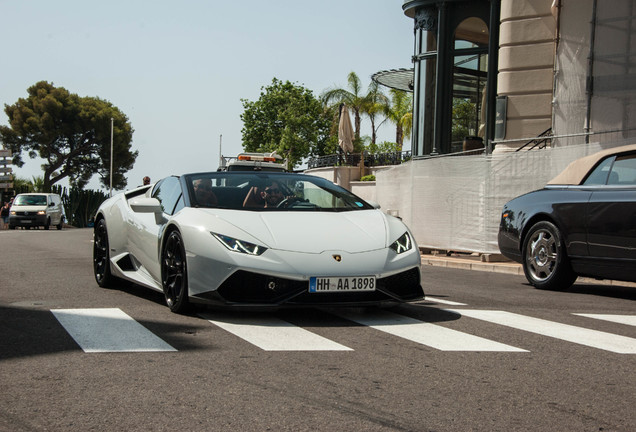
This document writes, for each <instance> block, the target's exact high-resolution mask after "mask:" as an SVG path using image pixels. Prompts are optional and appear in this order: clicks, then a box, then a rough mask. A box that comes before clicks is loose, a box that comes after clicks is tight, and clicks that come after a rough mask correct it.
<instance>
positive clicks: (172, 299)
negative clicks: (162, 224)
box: [161, 230, 190, 313]
mask: <svg viewBox="0 0 636 432" xmlns="http://www.w3.org/2000/svg"><path fill="white" fill-rule="evenodd" d="M161 285H162V286H163V293H164V295H165V297H166V304H167V305H168V307H169V308H170V310H171V311H172V312H175V313H185V312H187V311H188V309H189V308H190V303H189V301H188V271H187V265H186V254H185V247H184V245H183V238H182V237H181V234H180V233H179V231H176V230H175V231H172V232H171V233H170V234H169V235H168V238H167V240H166V242H165V244H164V247H163V251H162V252H161Z"/></svg>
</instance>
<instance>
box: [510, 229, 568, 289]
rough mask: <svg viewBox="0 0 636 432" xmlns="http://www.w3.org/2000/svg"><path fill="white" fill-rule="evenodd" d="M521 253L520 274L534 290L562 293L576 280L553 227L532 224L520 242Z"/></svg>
mask: <svg viewBox="0 0 636 432" xmlns="http://www.w3.org/2000/svg"><path fill="white" fill-rule="evenodd" d="M522 253H523V272H524V273H525V275H526V279H528V282H530V283H531V284H532V285H534V286H535V287H536V288H538V289H545V290H565V289H567V288H569V287H570V286H572V284H573V283H574V281H575V280H576V274H574V272H573V271H572V267H571V266H570V260H569V259H568V256H567V253H566V251H565V245H564V244H563V239H562V237H561V233H560V232H559V229H558V228H557V227H556V226H555V225H554V224H553V223H551V222H548V221H541V222H537V223H536V224H534V225H533V226H532V227H531V228H530V230H529V231H528V234H527V235H526V236H525V238H524V241H523V249H522Z"/></svg>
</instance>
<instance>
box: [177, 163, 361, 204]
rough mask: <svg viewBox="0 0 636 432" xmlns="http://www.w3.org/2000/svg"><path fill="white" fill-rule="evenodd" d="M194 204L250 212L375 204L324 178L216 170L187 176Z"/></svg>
mask: <svg viewBox="0 0 636 432" xmlns="http://www.w3.org/2000/svg"><path fill="white" fill-rule="evenodd" d="M184 179H185V182H186V185H187V187H188V193H189V196H190V203H191V204H190V205H191V206H192V207H207V208H223V209H232V210H246V211H353V210H368V209H372V208H373V207H372V206H371V205H369V204H368V203H366V202H365V201H364V200H362V199H361V198H359V197H357V196H355V195H353V194H352V193H351V192H349V191H348V190H346V189H344V188H341V187H340V186H337V185H335V184H333V183H331V182H329V181H327V180H325V179H322V178H320V177H313V176H307V175H304V174H291V173H268V172H259V173H251V172H244V171H243V172H237V171H234V172H214V173H199V174H189V175H185V176H184Z"/></svg>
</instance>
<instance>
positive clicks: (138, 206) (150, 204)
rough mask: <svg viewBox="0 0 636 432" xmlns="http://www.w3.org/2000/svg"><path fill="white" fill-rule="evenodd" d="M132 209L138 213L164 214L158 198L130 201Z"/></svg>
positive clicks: (139, 198) (141, 198) (138, 198)
mask: <svg viewBox="0 0 636 432" xmlns="http://www.w3.org/2000/svg"><path fill="white" fill-rule="evenodd" d="M130 208H131V209H132V211H134V212H136V213H163V207H161V203H160V202H159V200H158V199H157V198H146V197H137V198H133V199H131V200H130Z"/></svg>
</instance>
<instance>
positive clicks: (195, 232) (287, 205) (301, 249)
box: [93, 171, 424, 312]
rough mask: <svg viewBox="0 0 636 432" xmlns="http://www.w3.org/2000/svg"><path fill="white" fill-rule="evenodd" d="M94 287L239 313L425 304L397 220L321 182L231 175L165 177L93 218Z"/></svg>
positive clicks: (411, 250)
mask: <svg viewBox="0 0 636 432" xmlns="http://www.w3.org/2000/svg"><path fill="white" fill-rule="evenodd" d="M94 240H95V241H94V249H93V262H94V266H93V268H94V273H95V279H96V281H97V283H98V284H99V285H100V286H102V287H107V286H116V285H117V279H126V280H129V281H132V282H134V283H137V284H139V285H142V286H145V287H148V288H151V289H154V290H156V291H160V292H163V293H164V295H165V299H166V303H167V304H168V306H169V307H170V309H171V310H172V311H174V312H183V311H185V310H187V308H188V305H189V304H190V303H193V302H198V303H214V304H219V305H225V306H233V307H264V308H270V307H282V306H298V305H348V306H351V305H355V306H364V305H381V304H385V303H396V302H405V301H411V300H418V299H422V298H423V296H424V292H423V290H422V287H421V284H420V282H421V280H420V254H419V250H418V248H417V245H416V243H415V240H414V238H413V235H412V234H411V232H410V231H409V229H408V228H407V227H406V226H405V225H404V223H402V221H401V220H399V219H397V218H395V217H392V216H389V215H386V214H384V213H382V212H381V211H380V210H379V209H377V208H375V207H373V206H372V205H370V204H368V203H366V202H365V201H364V200H362V199H361V198H359V197H357V196H355V195H353V194H352V193H350V192H349V191H347V190H346V189H343V188H341V187H340V186H337V185H335V184H333V183H331V182H329V181H327V180H325V179H322V178H319V177H313V176H308V175H303V174H292V173H280V172H278V173H277V172H265V171H259V172H254V171H224V172H211V173H196V174H186V175H182V176H179V177H176V176H173V177H167V178H165V179H163V180H160V181H159V182H157V184H155V185H154V186H153V187H152V188H147V187H146V188H138V189H135V190H132V191H130V192H127V193H125V194H120V195H117V196H115V197H113V198H110V199H108V200H106V201H105V202H104V203H103V204H102V206H101V207H100V208H99V210H98V211H97V215H96V217H95V228H94Z"/></svg>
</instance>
